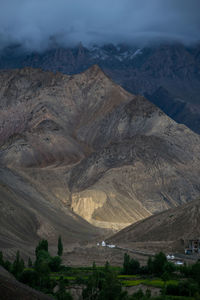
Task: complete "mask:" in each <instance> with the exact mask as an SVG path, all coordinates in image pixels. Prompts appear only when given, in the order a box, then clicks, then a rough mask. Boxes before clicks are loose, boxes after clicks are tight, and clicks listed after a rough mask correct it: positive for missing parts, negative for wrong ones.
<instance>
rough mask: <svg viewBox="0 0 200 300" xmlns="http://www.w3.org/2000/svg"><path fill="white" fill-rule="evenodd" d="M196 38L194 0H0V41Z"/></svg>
mask: <svg viewBox="0 0 200 300" xmlns="http://www.w3.org/2000/svg"><path fill="white" fill-rule="evenodd" d="M199 39H200V0H0V47H1V48H2V47H4V46H5V45H8V44H10V43H21V44H23V45H24V47H25V48H28V49H37V50H40V49H41V50H42V49H44V48H46V47H48V46H51V44H53V43H55V42H57V43H59V44H62V45H72V44H77V43H78V42H80V41H82V42H83V43H84V44H90V43H104V42H113V43H118V42H131V43H149V42H155V41H160V40H161V41H162V40H164V41H165V40H172V41H173V40H178V41H181V42H184V43H192V42H196V41H198V40H199Z"/></svg>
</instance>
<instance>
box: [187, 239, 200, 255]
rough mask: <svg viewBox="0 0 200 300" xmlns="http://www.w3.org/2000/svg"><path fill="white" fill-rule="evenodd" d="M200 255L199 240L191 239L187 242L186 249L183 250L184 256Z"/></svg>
mask: <svg viewBox="0 0 200 300" xmlns="http://www.w3.org/2000/svg"><path fill="white" fill-rule="evenodd" d="M194 253H200V238H196V239H193V240H192V239H191V240H188V242H187V247H186V248H185V254H194Z"/></svg>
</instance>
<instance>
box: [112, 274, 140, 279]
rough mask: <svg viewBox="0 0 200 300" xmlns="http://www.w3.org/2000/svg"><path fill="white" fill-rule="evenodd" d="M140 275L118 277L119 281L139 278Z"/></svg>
mask: <svg viewBox="0 0 200 300" xmlns="http://www.w3.org/2000/svg"><path fill="white" fill-rule="evenodd" d="M138 277H139V276H138V275H118V276H117V278H119V279H129V278H130V279H131V278H138Z"/></svg>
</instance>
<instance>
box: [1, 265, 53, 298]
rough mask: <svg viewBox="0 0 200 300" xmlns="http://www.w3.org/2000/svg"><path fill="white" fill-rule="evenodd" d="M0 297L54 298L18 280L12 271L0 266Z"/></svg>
mask: <svg viewBox="0 0 200 300" xmlns="http://www.w3.org/2000/svg"><path fill="white" fill-rule="evenodd" d="M0 298H1V300H18V299H19V300H52V299H53V298H52V297H50V296H47V295H44V294H43V293H40V292H38V291H36V290H34V289H32V288H30V287H29V286H27V285H25V284H23V283H20V282H19V281H17V280H16V279H15V278H14V277H13V276H12V275H11V274H10V273H8V272H7V271H6V270H5V269H4V268H2V267H1V266H0Z"/></svg>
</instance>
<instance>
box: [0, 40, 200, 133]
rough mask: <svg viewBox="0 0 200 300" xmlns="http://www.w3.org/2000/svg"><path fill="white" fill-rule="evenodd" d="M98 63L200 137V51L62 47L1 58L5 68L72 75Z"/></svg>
mask: <svg viewBox="0 0 200 300" xmlns="http://www.w3.org/2000/svg"><path fill="white" fill-rule="evenodd" d="M93 64H98V65H99V66H100V67H101V68H102V69H103V70H104V71H105V73H106V74H108V75H109V76H110V77H111V78H112V79H113V80H114V81H115V82H117V83H118V84H120V85H121V86H123V87H124V88H125V89H126V90H128V91H129V92H131V93H133V94H140V95H145V97H147V98H148V99H149V100H151V101H152V102H153V103H155V104H156V105H157V106H159V107H160V108H161V109H162V110H163V111H164V112H165V113H166V114H168V115H169V116H170V117H171V118H172V119H174V120H175V121H177V122H178V123H183V124H185V125H186V126H188V127H189V128H191V129H192V130H193V131H195V132H198V133H200V124H199V120H200V101H199V94H200V72H199V70H200V46H199V44H197V45H194V46H190V47H189V46H188V47H186V46H184V45H182V44H162V45H156V46H151V47H144V48H138V47H135V46H128V45H124V44H121V45H117V46H116V45H112V44H109V45H103V46H97V45H96V46H92V47H88V48H86V47H84V46H83V45H82V44H79V45H78V46H77V47H74V48H60V47H58V46H56V45H55V47H54V48H52V49H49V50H47V51H45V52H43V53H37V52H34V53H30V52H24V51H22V49H21V48H20V46H19V45H18V46H10V47H8V48H6V49H5V50H4V51H3V52H2V53H0V69H11V68H22V67H26V66H30V67H34V68H42V69H44V70H51V71H53V72H56V71H60V72H63V73H66V74H74V73H79V72H81V71H84V70H86V69H87V68H88V67H89V66H91V65H93Z"/></svg>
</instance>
